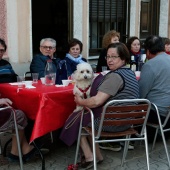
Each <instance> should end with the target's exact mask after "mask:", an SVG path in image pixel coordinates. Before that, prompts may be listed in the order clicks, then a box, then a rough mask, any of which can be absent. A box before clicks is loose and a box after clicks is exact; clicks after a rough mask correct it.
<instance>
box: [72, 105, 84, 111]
mask: <svg viewBox="0 0 170 170" xmlns="http://www.w3.org/2000/svg"><path fill="white" fill-rule="evenodd" d="M81 110H83V107H81V106H76V109H75V110H74V111H73V112H78V111H81Z"/></svg>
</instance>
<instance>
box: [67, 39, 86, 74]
mask: <svg viewBox="0 0 170 170" xmlns="http://www.w3.org/2000/svg"><path fill="white" fill-rule="evenodd" d="M82 50H83V44H82V42H81V41H80V40H78V39H76V38H73V39H72V40H70V41H69V42H68V49H67V54H66V57H65V60H66V64H67V74H68V76H71V74H72V73H73V72H74V71H75V70H76V69H77V64H79V63H83V62H87V60H86V59H85V58H82V55H81V52H82Z"/></svg>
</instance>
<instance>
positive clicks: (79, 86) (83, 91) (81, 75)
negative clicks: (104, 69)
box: [73, 63, 94, 111]
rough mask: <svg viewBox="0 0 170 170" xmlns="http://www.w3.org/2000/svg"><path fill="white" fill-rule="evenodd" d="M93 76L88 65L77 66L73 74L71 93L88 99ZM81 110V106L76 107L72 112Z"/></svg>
mask: <svg viewBox="0 0 170 170" xmlns="http://www.w3.org/2000/svg"><path fill="white" fill-rule="evenodd" d="M93 77H94V74H93V69H92V67H91V65H90V64H88V63H80V64H78V65H77V70H76V71H75V72H74V80H75V85H74V89H73V93H74V95H75V94H78V95H79V96H81V97H82V98H83V99H84V98H88V97H90V89H91V83H92V80H93ZM79 110H82V107H81V106H76V109H75V110H74V111H79Z"/></svg>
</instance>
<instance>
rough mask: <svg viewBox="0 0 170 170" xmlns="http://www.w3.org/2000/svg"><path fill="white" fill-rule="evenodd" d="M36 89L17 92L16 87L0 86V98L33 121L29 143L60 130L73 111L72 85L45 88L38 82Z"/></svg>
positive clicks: (7, 84) (6, 84) (24, 89)
mask: <svg viewBox="0 0 170 170" xmlns="http://www.w3.org/2000/svg"><path fill="white" fill-rule="evenodd" d="M33 86H35V87H36V88H34V89H27V88H23V89H20V90H19V92H17V89H18V86H17V85H10V84H9V83H3V84H0V94H1V98H9V99H10V100H12V102H13V104H12V106H13V107H14V108H15V109H20V110H22V111H23V112H24V113H25V114H26V116H27V117H28V118H30V119H32V120H34V121H35V123H34V127H33V131H32V134H31V138H30V142H32V141H33V140H35V139H36V138H38V137H41V136H43V135H45V134H47V133H49V132H51V131H53V130H57V129H59V128H61V127H62V126H63V125H64V123H65V121H66V119H67V118H68V116H69V115H70V114H71V113H72V112H73V110H74V109H75V102H74V96H73V85H72V84H70V85H69V86H66V87H56V86H54V85H53V86H46V85H43V84H41V82H40V81H38V83H37V84H33Z"/></svg>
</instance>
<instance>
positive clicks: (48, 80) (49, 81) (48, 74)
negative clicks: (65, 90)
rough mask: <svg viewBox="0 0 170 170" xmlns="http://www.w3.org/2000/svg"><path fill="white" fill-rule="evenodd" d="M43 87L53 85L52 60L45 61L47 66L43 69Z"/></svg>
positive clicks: (53, 71) (54, 75) (54, 76)
mask: <svg viewBox="0 0 170 170" xmlns="http://www.w3.org/2000/svg"><path fill="white" fill-rule="evenodd" d="M44 75H45V85H47V86H49V85H54V84H55V79H56V73H55V70H54V68H53V63H52V60H47V64H46V67H45V74H44Z"/></svg>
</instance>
